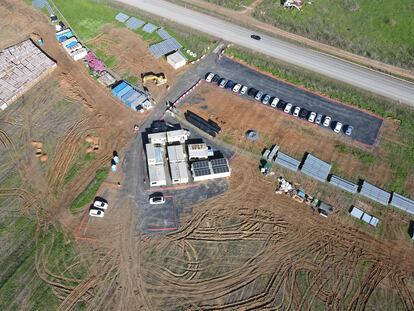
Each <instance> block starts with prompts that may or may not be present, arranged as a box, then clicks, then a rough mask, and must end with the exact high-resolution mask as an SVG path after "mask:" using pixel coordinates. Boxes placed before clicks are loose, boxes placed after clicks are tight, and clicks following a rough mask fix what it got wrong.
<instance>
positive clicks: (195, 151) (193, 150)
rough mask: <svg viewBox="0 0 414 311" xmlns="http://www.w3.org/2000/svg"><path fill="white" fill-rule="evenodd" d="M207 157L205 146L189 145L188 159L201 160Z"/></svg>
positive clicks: (201, 144) (203, 144)
mask: <svg viewBox="0 0 414 311" xmlns="http://www.w3.org/2000/svg"><path fill="white" fill-rule="evenodd" d="M208 155H209V152H208V147H207V144H205V143H200V144H189V145H188V159H189V160H201V159H207V158H208Z"/></svg>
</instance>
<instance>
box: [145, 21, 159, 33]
mask: <svg viewBox="0 0 414 311" xmlns="http://www.w3.org/2000/svg"><path fill="white" fill-rule="evenodd" d="M157 29H158V26H155V25H154V24H151V23H146V24H145V25H144V27H142V30H143V31H145V32H147V33H153V32H154V31H155V30H157Z"/></svg>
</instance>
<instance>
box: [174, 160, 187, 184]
mask: <svg viewBox="0 0 414 311" xmlns="http://www.w3.org/2000/svg"><path fill="white" fill-rule="evenodd" d="M170 170H171V180H172V183H173V184H185V183H188V169H187V163H186V162H176V163H170Z"/></svg>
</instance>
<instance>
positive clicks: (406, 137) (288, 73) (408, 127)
mask: <svg viewBox="0 0 414 311" xmlns="http://www.w3.org/2000/svg"><path fill="white" fill-rule="evenodd" d="M226 54H227V55H230V56H232V57H234V58H236V59H239V60H241V61H243V62H246V63H248V64H251V65H252V66H255V67H257V68H258V69H260V70H262V71H265V72H268V73H270V74H272V75H274V76H275V77H278V78H281V79H283V80H285V81H288V82H291V83H294V84H296V85H301V86H304V87H305V88H307V89H309V90H312V91H315V92H318V93H321V94H325V95H327V96H329V97H331V98H334V99H337V100H339V101H342V102H345V103H348V104H351V105H354V106H357V107H359V108H362V109H365V110H369V111H371V112H373V113H375V114H377V115H379V116H381V117H384V118H390V119H393V120H394V122H397V123H398V124H399V126H398V130H397V135H398V141H396V140H392V139H387V136H386V135H383V137H382V139H381V142H380V146H379V148H380V150H384V153H385V155H386V156H385V157H382V158H381V159H379V158H378V157H376V156H375V154H374V153H372V151H365V150H361V149H359V148H350V147H347V146H344V145H338V146H337V148H336V149H337V151H338V152H341V153H351V154H353V155H354V156H356V157H357V158H359V159H360V160H361V161H362V162H363V163H364V164H368V165H375V163H377V161H386V162H387V163H389V164H390V167H391V169H392V171H393V177H392V180H391V182H390V183H389V185H388V187H387V190H389V191H396V192H399V193H403V194H410V193H408V192H407V190H406V189H407V187H406V184H407V183H408V181H409V179H410V178H413V176H414V144H413V142H412V137H414V111H413V109H412V108H409V107H406V106H403V105H399V104H396V103H392V102H389V101H386V100H384V99H381V98H378V97H374V96H372V95H370V94H367V93H364V92H363V91H359V90H357V89H355V88H352V87H350V86H347V85H344V84H342V83H339V82H334V81H331V80H328V79H326V78H323V77H321V76H318V75H316V74H313V73H309V72H306V71H304V70H302V69H300V68H298V67H293V66H290V65H287V64H285V63H281V62H278V61H276V60H275V59H272V58H269V57H267V56H264V55H260V54H258V53H253V52H251V51H249V50H247V49H242V48H238V47H230V48H229V49H227V50H226ZM411 195H412V193H411Z"/></svg>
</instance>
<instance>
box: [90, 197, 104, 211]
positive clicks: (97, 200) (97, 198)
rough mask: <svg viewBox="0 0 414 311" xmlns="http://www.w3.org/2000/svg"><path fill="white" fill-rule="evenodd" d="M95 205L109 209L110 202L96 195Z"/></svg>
mask: <svg viewBox="0 0 414 311" xmlns="http://www.w3.org/2000/svg"><path fill="white" fill-rule="evenodd" d="M93 207H96V208H101V209H107V208H108V202H107V201H106V200H105V199H102V198H100V197H96V198H95V200H94V201H93Z"/></svg>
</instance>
